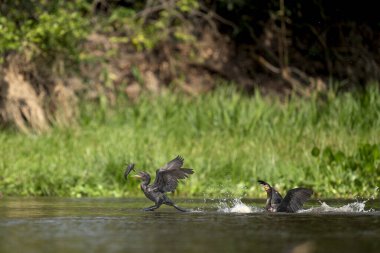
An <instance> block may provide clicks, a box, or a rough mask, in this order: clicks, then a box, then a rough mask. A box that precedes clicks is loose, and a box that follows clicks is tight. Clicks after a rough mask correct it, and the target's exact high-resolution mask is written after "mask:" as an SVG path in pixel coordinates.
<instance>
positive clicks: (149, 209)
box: [144, 200, 162, 211]
mask: <svg viewBox="0 0 380 253" xmlns="http://www.w3.org/2000/svg"><path fill="white" fill-rule="evenodd" d="M161 205H162V200H158V202H156V204H155V205H153V206H150V207H147V208H144V211H154V210H156V209H157V208H159V207H160V206H161Z"/></svg>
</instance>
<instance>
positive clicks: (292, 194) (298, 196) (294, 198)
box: [258, 180, 313, 213]
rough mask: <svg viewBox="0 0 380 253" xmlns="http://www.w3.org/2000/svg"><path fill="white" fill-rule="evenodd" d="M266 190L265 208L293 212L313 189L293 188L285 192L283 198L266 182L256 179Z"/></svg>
mask: <svg viewBox="0 0 380 253" xmlns="http://www.w3.org/2000/svg"><path fill="white" fill-rule="evenodd" d="M258 182H259V183H260V184H261V185H262V186H263V187H264V189H265V191H266V192H267V203H266V207H265V209H266V210H268V211H270V212H286V213H295V212H297V211H298V210H299V209H301V208H302V206H303V204H304V203H305V202H306V201H307V200H308V199H309V198H310V197H311V195H312V194H313V191H312V190H310V189H306V188H295V189H292V190H289V191H288V192H287V193H286V196H285V198H282V196H281V194H280V193H279V192H278V191H276V190H275V189H274V188H273V187H271V186H270V185H269V184H268V183H266V182H264V181H262V180H258Z"/></svg>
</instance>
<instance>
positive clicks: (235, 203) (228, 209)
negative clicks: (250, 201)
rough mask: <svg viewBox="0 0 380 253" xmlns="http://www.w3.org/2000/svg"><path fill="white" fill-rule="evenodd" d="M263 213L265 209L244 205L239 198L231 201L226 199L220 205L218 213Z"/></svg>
mask: <svg viewBox="0 0 380 253" xmlns="http://www.w3.org/2000/svg"><path fill="white" fill-rule="evenodd" d="M229 202H230V203H229ZM263 211H264V209H263V208H258V207H254V206H248V205H246V204H244V203H243V202H242V201H241V199H239V198H235V199H232V200H229V201H228V200H226V199H224V200H222V201H220V202H219V203H218V212H222V213H260V212H263Z"/></svg>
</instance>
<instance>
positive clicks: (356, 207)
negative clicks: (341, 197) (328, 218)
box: [298, 200, 375, 213]
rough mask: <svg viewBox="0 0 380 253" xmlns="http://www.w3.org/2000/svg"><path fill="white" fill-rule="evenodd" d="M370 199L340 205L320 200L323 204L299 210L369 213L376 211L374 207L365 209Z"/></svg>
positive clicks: (304, 211) (302, 211)
mask: <svg viewBox="0 0 380 253" xmlns="http://www.w3.org/2000/svg"><path fill="white" fill-rule="evenodd" d="M367 201H368V200H365V201H358V200H357V201H356V202H353V203H348V204H346V205H343V206H340V207H332V206H329V205H328V204H327V203H326V202H323V201H320V202H319V203H320V204H321V206H319V207H312V208H309V209H304V210H300V211H298V212H299V213H332V212H336V213H368V212H374V211H375V210H374V209H369V210H365V204H366V202H367Z"/></svg>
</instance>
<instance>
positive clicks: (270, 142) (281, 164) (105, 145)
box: [0, 87, 380, 197]
mask: <svg viewBox="0 0 380 253" xmlns="http://www.w3.org/2000/svg"><path fill="white" fill-rule="evenodd" d="M103 102H104V101H103ZM117 104H118V106H114V107H110V106H108V105H107V103H101V105H93V104H89V103H88V104H83V107H82V109H81V111H82V114H81V118H80V120H79V122H78V124H77V125H75V126H72V127H70V128H66V129H62V128H59V127H55V128H54V129H53V130H51V131H50V132H49V133H46V134H43V135H24V134H20V133H15V132H12V131H9V130H8V131H2V132H1V133H0V154H1V159H0V192H2V193H3V195H13V196H14V195H16V196H36V195H38V196H39V195H42V196H76V197H80V196H116V197H119V196H141V194H142V193H141V192H140V189H139V187H138V184H137V181H136V180H134V179H132V178H131V180H130V181H129V182H127V183H126V182H125V180H124V178H123V171H124V166H125V164H126V163H129V162H135V163H136V167H137V169H138V170H139V169H141V170H146V171H148V172H151V173H153V176H154V172H155V170H156V169H157V168H159V167H160V166H162V165H164V164H165V163H166V162H167V161H169V160H170V159H172V158H174V157H175V156H176V155H182V156H183V157H184V158H185V166H186V167H191V168H193V169H194V170H195V174H194V175H192V176H191V177H190V178H189V179H188V180H186V181H185V182H184V184H181V185H180V186H179V189H178V190H177V192H176V194H178V195H181V196H201V197H226V196H241V197H243V196H244V197H265V194H264V192H263V190H262V189H261V188H260V187H259V185H258V184H257V182H256V181H257V179H262V180H266V181H268V182H269V183H272V184H273V185H274V186H276V187H277V188H278V190H280V191H281V192H283V191H285V190H288V189H290V188H294V187H297V186H307V187H312V188H313V189H314V191H315V192H316V194H315V197H355V196H361V197H370V196H373V195H376V194H377V192H376V190H375V187H376V186H378V185H376V184H377V183H378V182H380V155H379V156H377V151H376V150H379V151H380V145H379V144H380V92H379V89H378V88H370V89H369V90H367V91H365V92H364V93H361V94H356V93H355V94H354V93H344V94H340V95H335V93H334V92H329V93H327V94H325V96H324V97H323V98H317V95H315V96H313V97H312V98H308V99H299V98H294V99H288V100H287V101H280V99H279V98H273V97H262V96H261V95H259V94H256V95H254V96H246V95H243V94H241V93H239V92H237V91H235V90H233V89H232V88H226V87H224V88H221V89H219V90H216V91H215V92H212V93H208V94H205V95H201V96H198V97H188V96H185V95H181V94H175V93H166V94H163V95H161V96H158V97H151V96H149V95H146V96H143V97H142V98H141V99H139V100H138V101H137V102H135V103H131V102H129V101H127V100H126V99H125V98H122V97H121V98H119V99H118V102H117ZM366 144H373V146H371V148H372V149H371V151H369V154H370V155H369V158H368V157H364V156H363V155H361V153H360V152H359V151H360V150H361V149H362V148H363V147H364V146H365V145H366ZM367 146H369V145H367ZM314 147H317V148H318V149H319V150H321V151H323V150H325V152H320V153H321V155H319V154H318V153H319V152H314V155H315V156H313V155H312V152H311V151H312V150H313V148H314ZM316 150H317V149H314V151H316ZM326 150H327V151H329V150H330V152H331V154H333V157H336V159H335V160H334V159H330V160H328V161H327V160H326V159H327V158H326V157H327V155H328V154H327V153H328V152H327V151H326ZM372 151H373V152H372ZM371 152H372V153H373V155H372V153H371ZM326 154H327V155H326ZM334 154H335V156H334ZM336 154H340V155H342V154H343V156H338V155H336ZM342 157H343V158H342ZM363 157H364V158H363ZM330 158H331V157H330ZM338 158H339V159H340V160H339V159H338ZM347 161H350V162H349V163H348V162H347Z"/></svg>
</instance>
